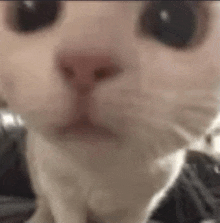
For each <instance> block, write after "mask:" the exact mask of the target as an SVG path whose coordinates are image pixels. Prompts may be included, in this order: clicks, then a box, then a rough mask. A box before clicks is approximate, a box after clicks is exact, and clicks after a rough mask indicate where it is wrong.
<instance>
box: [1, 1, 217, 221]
mask: <svg viewBox="0 0 220 223" xmlns="http://www.w3.org/2000/svg"><path fill="white" fill-rule="evenodd" d="M62 4H63V7H62V14H61V16H60V19H59V20H58V21H57V23H55V24H54V25H53V26H51V27H49V28H47V29H46V28H45V29H42V30H40V31H38V32H34V33H32V34H26V35H25V34H18V33H16V32H14V31H13V30H11V29H10V26H9V24H8V22H7V20H6V19H5V18H6V17H7V15H8V13H9V11H10V6H13V2H12V3H11V2H5V1H2V2H0V29H1V33H0V40H1V41H0V51H1V55H0V74H1V82H2V85H3V90H4V93H5V94H6V96H7V102H8V104H9V106H10V108H11V109H13V110H14V111H15V112H18V113H20V114H21V115H22V117H23V118H24V119H25V121H26V124H27V128H28V143H27V158H28V163H29V169H30V173H31V177H32V182H33V187H34V189H35V191H36V194H37V195H38V199H37V202H38V203H37V204H38V209H37V211H36V213H35V215H34V216H33V218H32V219H31V221H32V222H34V223H42V222H47V223H50V222H52V221H53V218H54V219H55V222H56V223H72V222H74V223H85V222H86V221H87V219H88V221H89V220H95V221H97V222H99V221H100V222H102V223H134V222H135V223H145V222H146V221H147V220H148V219H149V217H150V216H151V214H152V211H153V210H154V209H155V208H156V207H157V206H158V205H159V202H160V200H161V199H163V198H164V196H165V195H166V191H167V190H168V189H169V188H170V187H172V185H173V184H174V182H175V180H176V178H177V177H178V174H179V172H180V170H181V167H182V165H183V163H184V158H185V154H186V150H185V149H184V148H186V147H187V146H188V145H189V143H191V142H192V141H193V140H194V139H197V138H199V137H201V136H202V135H203V134H204V133H205V131H206V129H207V128H208V126H209V124H210V123H211V121H212V120H213V119H214V117H215V115H216V113H217V110H218V90H219V71H220V45H219V38H220V29H219V27H220V10H219V3H218V2H204V3H202V4H204V5H203V7H202V8H201V9H200V11H201V12H200V13H203V10H204V9H205V10H206V9H207V11H209V16H208V18H206V17H205V19H206V20H205V23H204V24H203V22H204V18H203V17H201V18H203V19H201V21H200V29H202V28H204V26H205V24H206V26H207V27H206V28H207V29H206V33H205V35H204V36H203V37H201V39H202V41H200V43H199V44H198V45H197V46H195V47H192V48H190V49H187V50H177V49H175V48H172V47H169V46H167V45H164V44H162V43H160V42H158V41H157V40H155V39H153V38H148V37H146V38H144V37H141V36H139V35H138V31H137V25H138V22H137V21H138V17H139V15H140V12H141V9H142V8H143V7H147V4H146V3H145V2H139V1H137V2H129V1H128V2H120V1H118V2H81V1H76V2H71V1H67V2H62ZM145 4H146V5H145ZM200 31H201V30H200ZM112 65H113V66H114V67H117V68H119V67H120V72H119V73H118V74H117V75H116V74H115V73H113V76H114V74H115V76H114V77H113V78H109V79H106V80H105V81H100V82H94V80H93V79H92V78H93V76H92V75H93V72H94V69H95V68H100V67H103V66H112ZM64 66H68V67H69V68H71V69H73V70H74V72H75V73H74V75H72V76H70V77H69V79H67V78H66V76H65V74H64V71H63V70H62V68H64ZM81 86H83V87H88V86H89V87H90V89H91V91H90V92H89V94H88V95H87V96H85V97H81V96H80V95H79V92H77V89H79V88H80V87H81ZM83 115H85V116H88V117H89V119H90V122H92V123H93V125H95V126H96V128H92V129H89V128H87V127H88V126H87V124H85V125H82V123H81V125H80V127H82V131H81V132H79V126H78V127H77V125H76V123H77V122H78V121H79V119H80V117H81V116H83ZM69 127H70V128H69ZM95 131H97V132H96V133H95ZM164 160H166V161H165V162H164ZM164 163H165V164H167V165H164Z"/></svg>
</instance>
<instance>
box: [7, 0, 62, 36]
mask: <svg viewBox="0 0 220 223" xmlns="http://www.w3.org/2000/svg"><path fill="white" fill-rule="evenodd" d="M59 8H60V3H59V2H58V1H16V2H14V3H13V6H12V13H11V15H12V16H13V18H10V19H11V20H12V23H13V28H14V29H16V31H19V32H33V31H35V30H38V29H41V28H44V27H47V26H50V25H52V24H53V23H54V22H55V20H56V18H57V16H58V13H59Z"/></svg>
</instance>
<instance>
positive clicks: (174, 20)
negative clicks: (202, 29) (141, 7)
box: [141, 1, 198, 47]
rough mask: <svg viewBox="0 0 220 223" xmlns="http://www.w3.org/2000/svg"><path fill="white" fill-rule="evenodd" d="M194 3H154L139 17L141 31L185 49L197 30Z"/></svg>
mask: <svg viewBox="0 0 220 223" xmlns="http://www.w3.org/2000/svg"><path fill="white" fill-rule="evenodd" d="M196 4H198V3H196V2H191V1H155V2H151V3H149V5H148V7H147V9H146V10H145V11H144V13H143V14H142V16H141V30H142V32H143V33H147V34H150V35H153V36H154V37H156V38H157V39H158V40H159V41H161V42H163V43H165V44H167V45H170V46H174V47H185V46H187V45H188V44H189V43H190V42H191V40H192V39H193V37H194V35H195V33H196V30H197V26H198V24H197V17H198V16H197V10H196V9H197V7H196Z"/></svg>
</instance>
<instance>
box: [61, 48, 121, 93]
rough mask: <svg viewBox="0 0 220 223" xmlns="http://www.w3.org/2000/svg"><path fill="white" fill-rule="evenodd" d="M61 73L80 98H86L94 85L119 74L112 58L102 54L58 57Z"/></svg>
mask: <svg viewBox="0 0 220 223" xmlns="http://www.w3.org/2000/svg"><path fill="white" fill-rule="evenodd" d="M59 64H60V69H61V72H62V73H63V74H64V76H65V78H67V80H68V81H69V82H71V83H72V84H73V86H74V87H75V89H76V91H77V93H78V94H79V95H80V96H86V95H88V94H89V93H90V92H92V90H93V89H94V87H95V85H96V84H97V83H98V82H100V81H103V80H107V79H110V78H113V77H115V76H116V75H117V74H118V73H119V72H121V69H120V67H119V66H118V65H117V64H116V62H115V60H114V57H113V56H112V55H109V54H108V53H103V52H94V51H90V52H88V51H87V52H85V53H67V52H66V53H63V54H61V55H60V57H59Z"/></svg>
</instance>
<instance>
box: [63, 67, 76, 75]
mask: <svg viewBox="0 0 220 223" xmlns="http://www.w3.org/2000/svg"><path fill="white" fill-rule="evenodd" d="M62 69H63V72H64V74H65V76H66V77H73V76H74V71H73V69H72V68H71V67H62Z"/></svg>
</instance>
